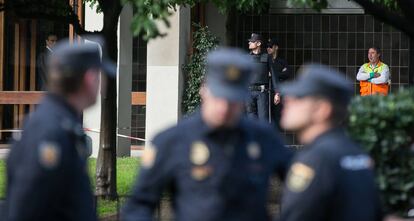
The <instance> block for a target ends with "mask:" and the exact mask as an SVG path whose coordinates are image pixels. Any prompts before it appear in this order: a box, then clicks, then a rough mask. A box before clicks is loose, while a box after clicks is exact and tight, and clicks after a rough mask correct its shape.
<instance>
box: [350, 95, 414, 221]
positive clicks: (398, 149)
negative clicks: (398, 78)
mask: <svg viewBox="0 0 414 221" xmlns="http://www.w3.org/2000/svg"><path fill="white" fill-rule="evenodd" d="M350 112H351V115H350V122H349V133H350V134H351V136H352V137H353V138H354V139H355V140H357V141H358V142H359V143H360V144H361V145H362V146H363V148H364V149H365V150H366V151H367V152H369V153H370V155H371V156H372V157H373V159H374V161H375V167H376V175H377V182H378V186H379V189H380V191H381V197H382V201H383V204H384V207H385V210H386V211H387V212H391V213H399V214H400V215H403V216H406V214H407V212H408V211H409V210H410V209H411V208H413V207H414V206H413V203H414V202H413V200H414V199H413V196H414V172H413V171H414V157H413V152H412V147H413V146H412V145H413V142H414V91H413V90H400V91H399V92H398V93H396V94H390V95H388V96H368V97H357V98H355V99H354V101H353V102H352V104H351V106H350Z"/></svg>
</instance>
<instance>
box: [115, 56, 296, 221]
mask: <svg viewBox="0 0 414 221" xmlns="http://www.w3.org/2000/svg"><path fill="white" fill-rule="evenodd" d="M254 67H255V66H254V65H253V64H252V62H251V59H249V58H248V57H247V55H245V54H244V53H243V52H241V51H239V50H236V49H219V50H217V51H215V52H212V53H210V54H209V55H208V58H207V74H206V82H205V86H204V87H203V88H202V89H201V96H202V104H201V108H200V110H199V111H198V112H197V113H195V114H194V115H193V116H191V117H189V118H187V119H185V120H183V121H181V122H179V123H178V125H177V126H175V127H172V128H170V129H167V130H166V131H164V132H162V133H160V134H159V135H157V136H156V137H155V138H154V140H153V141H152V142H151V143H150V144H148V145H147V146H146V147H145V152H144V155H143V159H142V169H141V170H140V176H139V179H138V180H137V184H136V186H135V188H134V191H133V196H132V197H131V198H130V199H129V201H128V202H127V204H126V206H125V207H124V208H123V210H122V213H121V218H122V220H124V221H131V220H152V219H153V213H154V210H155V207H156V205H157V203H158V202H159V201H160V199H161V195H162V193H163V191H165V190H171V197H172V201H173V205H174V212H175V220H180V221H186V220H188V221H194V220H197V221H213V220H215V221H216V220H237V221H243V220H246V221H247V220H258V221H261V220H263V221H265V220H269V218H270V217H269V214H268V213H267V209H266V203H267V194H268V187H269V185H268V184H269V177H270V175H272V174H274V173H276V174H278V175H279V177H280V178H282V179H283V178H284V177H285V172H286V170H287V168H288V164H289V161H290V159H291V153H290V152H289V151H288V150H287V148H285V147H284V146H283V144H282V142H281V140H280V139H279V138H278V136H277V135H276V133H275V132H274V131H273V130H272V129H271V128H270V126H269V125H267V124H265V123H260V122H259V123H258V122H257V121H256V122H255V121H251V120H249V119H246V118H244V117H243V109H244V101H245V99H246V97H247V96H248V94H249V91H248V89H247V86H248V84H249V77H250V76H251V74H252V72H253V71H254Z"/></svg>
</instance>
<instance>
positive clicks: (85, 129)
mask: <svg viewBox="0 0 414 221" xmlns="http://www.w3.org/2000/svg"><path fill="white" fill-rule="evenodd" d="M83 130H84V131H87V132H94V133H101V132H100V131H99V130H96V129H90V128H83ZM21 132H23V130H17V129H8V130H0V133H21ZM116 136H118V137H122V138H127V139H130V140H139V141H144V142H145V139H142V138H138V137H131V136H127V135H123V134H116Z"/></svg>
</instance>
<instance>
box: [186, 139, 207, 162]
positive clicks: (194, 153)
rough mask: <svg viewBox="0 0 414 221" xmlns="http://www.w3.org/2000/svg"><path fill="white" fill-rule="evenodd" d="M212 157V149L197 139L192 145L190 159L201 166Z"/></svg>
mask: <svg viewBox="0 0 414 221" xmlns="http://www.w3.org/2000/svg"><path fill="white" fill-rule="evenodd" d="M209 158H210V150H209V149H208V147H207V145H206V144H205V143H204V142H201V141H197V142H194V143H193V144H192V145H191V150H190V161H191V163H193V164H195V165H197V166H201V165H203V164H205V163H206V162H207V161H208V159H209Z"/></svg>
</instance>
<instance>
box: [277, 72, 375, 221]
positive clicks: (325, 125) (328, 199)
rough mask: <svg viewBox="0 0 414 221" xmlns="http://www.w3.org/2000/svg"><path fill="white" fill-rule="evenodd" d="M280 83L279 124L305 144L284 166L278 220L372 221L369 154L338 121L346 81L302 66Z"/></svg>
mask: <svg viewBox="0 0 414 221" xmlns="http://www.w3.org/2000/svg"><path fill="white" fill-rule="evenodd" d="M300 73H301V75H300V77H299V79H298V80H297V81H295V82H293V83H289V84H287V85H284V86H282V89H281V92H282V95H284V96H285V100H284V109H283V112H282V119H281V125H282V127H283V128H284V129H286V130H291V131H295V132H297V135H298V138H299V140H300V142H301V143H303V144H304V145H305V146H304V148H303V150H302V151H301V152H299V153H298V154H297V155H296V156H295V158H294V160H293V162H292V166H291V167H290V170H289V173H288V177H287V179H286V184H285V190H284V193H283V200H282V216H281V220H282V221H378V220H381V209H380V201H379V195H378V191H377V188H376V184H375V181H374V171H373V165H374V163H373V162H372V160H371V158H370V157H369V156H368V155H367V154H366V153H365V152H363V151H362V150H361V149H360V148H359V146H358V145H357V144H355V143H354V142H353V141H352V140H351V139H350V138H349V137H348V136H347V135H346V133H345V132H344V129H343V128H342V127H341V126H340V125H341V123H342V122H343V121H344V119H345V117H346V116H347V111H346V110H347V105H348V103H349V101H350V98H351V96H352V84H351V82H348V81H347V80H346V79H345V77H344V76H343V75H342V74H340V73H337V72H335V71H330V70H329V69H328V67H325V66H321V65H307V66H304V67H303V68H302V69H301V71H300Z"/></svg>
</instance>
